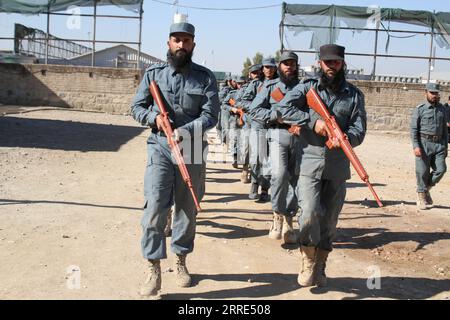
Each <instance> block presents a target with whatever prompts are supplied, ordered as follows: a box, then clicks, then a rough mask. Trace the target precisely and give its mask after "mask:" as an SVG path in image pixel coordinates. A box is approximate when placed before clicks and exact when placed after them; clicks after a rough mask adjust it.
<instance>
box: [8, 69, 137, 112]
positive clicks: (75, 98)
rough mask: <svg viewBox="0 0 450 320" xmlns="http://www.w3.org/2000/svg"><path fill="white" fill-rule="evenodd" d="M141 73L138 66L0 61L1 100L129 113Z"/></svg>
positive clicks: (29, 104)
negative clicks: (12, 62)
mask: <svg viewBox="0 0 450 320" xmlns="http://www.w3.org/2000/svg"><path fill="white" fill-rule="evenodd" d="M139 75H140V71H139V70H134V69H115V68H91V67H74V66H58V65H39V64H29V65H21V64H0V103H1V104H15V105H27V106H43V105H44V106H57V107H67V108H76V109H84V110H98V111H105V112H109V113H125V112H127V111H128V110H129V107H130V103H131V101H132V99H133V96H134V93H135V92H136V89H137V86H138V85H139ZM0 108H1V107H0Z"/></svg>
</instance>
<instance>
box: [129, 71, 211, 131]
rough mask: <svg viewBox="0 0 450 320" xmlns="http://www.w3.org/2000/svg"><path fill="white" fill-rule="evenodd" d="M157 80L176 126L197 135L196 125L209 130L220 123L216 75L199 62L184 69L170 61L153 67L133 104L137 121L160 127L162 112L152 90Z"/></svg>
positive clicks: (145, 76)
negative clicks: (159, 121)
mask: <svg viewBox="0 0 450 320" xmlns="http://www.w3.org/2000/svg"><path fill="white" fill-rule="evenodd" d="M153 80H154V81H156V83H157V84H158V86H159V89H160V91H161V93H162V99H163V101H164V102H165V105H166V109H167V112H168V113H169V118H170V120H171V121H172V122H173V124H174V128H182V129H184V130H187V131H188V132H189V133H190V134H191V137H192V138H194V134H193V133H194V127H198V128H200V127H201V129H202V132H205V131H206V130H208V129H210V128H212V127H214V126H215V125H216V123H217V119H218V113H219V98H218V92H217V84H216V78H215V77H214V75H213V73H212V72H211V71H210V70H208V69H207V68H205V67H202V66H200V65H198V64H195V63H191V64H189V65H188V66H186V67H185V68H184V69H183V70H182V71H181V72H177V71H176V70H175V69H174V68H173V67H172V66H171V65H170V64H168V63H167V62H165V63H158V64H155V65H153V66H151V67H149V68H148V69H147V70H146V71H145V74H144V78H143V80H142V82H141V84H140V86H139V88H138V90H137V93H136V96H135V98H134V101H133V104H132V106H131V113H132V116H133V118H134V119H135V120H136V121H138V122H139V123H141V124H142V125H144V126H149V127H150V128H156V122H155V121H156V116H157V115H158V114H159V113H160V111H159V108H158V106H157V105H156V103H155V102H154V101H153V97H152V96H151V94H150V90H149V85H150V82H151V81H153ZM196 133H197V132H196Z"/></svg>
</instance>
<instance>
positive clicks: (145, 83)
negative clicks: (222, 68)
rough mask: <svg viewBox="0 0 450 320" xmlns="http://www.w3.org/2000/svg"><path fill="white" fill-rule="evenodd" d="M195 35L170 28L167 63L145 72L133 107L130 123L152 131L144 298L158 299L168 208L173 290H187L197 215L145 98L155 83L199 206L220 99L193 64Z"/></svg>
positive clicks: (187, 27) (156, 113)
mask: <svg viewBox="0 0 450 320" xmlns="http://www.w3.org/2000/svg"><path fill="white" fill-rule="evenodd" d="M194 35H195V28H194V26H193V25H192V24H189V23H186V22H183V23H175V24H172V25H171V27H170V35H169V40H168V42H167V45H168V47H169V49H168V52H167V62H165V63H159V64H155V65H153V66H151V67H149V68H148V69H147V70H146V71H145V74H144V78H143V80H142V82H141V84H140V86H139V88H138V90H137V93H136V96H135V98H134V101H133V103H132V106H131V114H132V116H133V118H134V119H135V120H136V121H138V122H139V123H141V124H142V125H144V126H148V127H150V128H151V131H152V133H151V135H150V137H149V138H148V141H147V152H148V162H147V167H146V171H145V177H144V197H145V205H144V215H143V217H142V220H141V225H142V230H143V236H142V241H141V249H142V255H143V256H144V258H145V259H147V260H148V263H149V276H148V278H147V280H146V281H145V283H144V285H143V286H142V288H141V291H140V294H141V295H143V296H150V295H157V294H158V291H159V290H160V289H161V266H160V260H161V259H165V258H166V257H167V254H166V237H165V234H164V228H165V226H166V221H167V216H168V213H169V211H170V208H171V206H172V204H174V212H173V225H172V239H171V249H172V252H173V253H175V260H176V266H175V271H176V277H177V284H178V285H179V286H181V287H189V286H190V285H191V276H190V275H189V272H188V270H187V267H186V255H187V254H189V253H191V252H192V251H193V249H194V238H195V227H196V215H197V210H196V206H195V203H194V201H193V198H192V196H191V193H190V191H189V189H188V187H187V185H186V183H185V182H184V181H183V178H182V175H181V174H180V170H179V169H178V168H177V165H176V163H174V162H173V161H172V155H171V150H170V148H169V145H168V142H167V138H166V136H165V134H164V131H163V123H162V116H161V115H160V110H159V108H158V105H157V104H156V102H155V101H154V99H153V97H152V95H151V94H150V92H149V85H150V82H151V81H155V82H156V83H157V85H158V86H159V89H160V93H161V97H162V100H163V102H164V103H165V107H166V109H167V112H168V114H169V120H170V122H171V123H172V126H173V129H174V133H175V135H174V139H175V141H177V142H179V143H181V148H182V149H183V155H184V159H185V162H186V167H187V170H188V171H189V174H190V177H191V179H192V184H193V186H194V191H195V194H196V196H197V198H198V200H199V201H201V199H202V197H203V195H204V192H205V175H206V163H205V161H206V159H205V158H204V157H203V151H204V150H205V148H206V147H207V142H206V141H205V140H204V139H203V136H204V133H205V131H206V130H208V129H211V128H213V127H214V126H215V125H216V123H217V117H218V112H219V98H218V92H217V84H216V79H215V77H214V75H213V73H212V72H211V71H210V70H208V69H207V68H205V67H203V66H200V65H198V64H196V63H193V62H192V60H191V57H192V54H193V50H194V47H195V42H194ZM181 138H183V139H181ZM183 146H184V148H183Z"/></svg>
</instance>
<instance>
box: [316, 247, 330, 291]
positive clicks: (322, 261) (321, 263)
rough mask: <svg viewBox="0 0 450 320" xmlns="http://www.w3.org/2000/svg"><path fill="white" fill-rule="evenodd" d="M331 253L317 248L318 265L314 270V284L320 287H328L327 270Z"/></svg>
mask: <svg viewBox="0 0 450 320" xmlns="http://www.w3.org/2000/svg"><path fill="white" fill-rule="evenodd" d="M329 253H330V251H327V250H323V249H320V248H317V251H316V265H315V269H314V277H315V280H314V283H315V284H316V285H317V286H318V287H325V286H326V285H327V275H326V274H325V268H326V266H327V258H328V254H329Z"/></svg>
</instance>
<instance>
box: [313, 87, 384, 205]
mask: <svg viewBox="0 0 450 320" xmlns="http://www.w3.org/2000/svg"><path fill="white" fill-rule="evenodd" d="M306 102H307V104H308V106H309V107H310V108H311V109H313V110H314V111H315V112H317V113H318V114H319V115H320V116H321V117H322V119H323V120H324V121H325V124H326V125H327V127H328V129H329V131H330V132H331V134H332V136H331V137H328V140H327V142H326V145H327V147H328V148H330V149H331V147H332V145H333V143H332V142H331V139H337V140H338V141H339V144H340V145H341V148H342V150H343V151H344V153H345V155H346V156H347V158H348V160H350V162H351V163H352V165H353V168H355V170H356V172H357V173H358V175H359V177H360V178H361V180H362V181H364V182H365V183H366V185H367V186H368V187H369V189H370V191H371V192H372V194H373V196H374V198H375V201H376V202H377V204H378V206H379V207H382V206H383V204H382V203H381V201H380V198H379V197H378V195H377V193H376V192H375V189H374V188H373V186H372V184H371V183H370V182H369V175H368V174H367V172H366V170H364V167H363V165H362V164H361V162H360V161H359V158H358V156H357V155H356V153H355V152H354V151H353V148H352V146H351V144H350V142H349V141H348V137H347V136H346V135H345V134H344V133H343V132H342V130H341V128H340V127H339V125H338V123H337V122H336V120H335V119H334V117H333V116H331V115H330V112H328V109H327V107H326V106H325V104H324V103H323V101H322V99H321V98H320V97H319V95H318V94H317V92H316V91H315V90H314V89H313V88H311V89H309V91H308V93H307V94H306Z"/></svg>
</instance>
